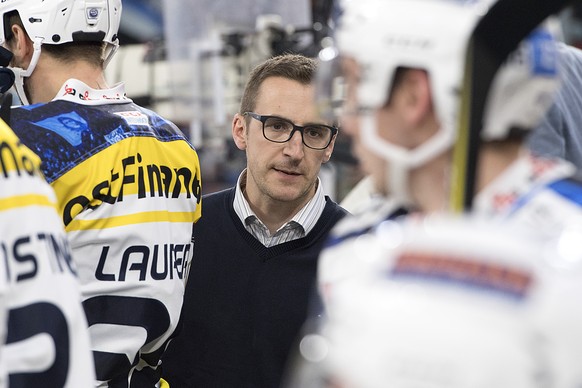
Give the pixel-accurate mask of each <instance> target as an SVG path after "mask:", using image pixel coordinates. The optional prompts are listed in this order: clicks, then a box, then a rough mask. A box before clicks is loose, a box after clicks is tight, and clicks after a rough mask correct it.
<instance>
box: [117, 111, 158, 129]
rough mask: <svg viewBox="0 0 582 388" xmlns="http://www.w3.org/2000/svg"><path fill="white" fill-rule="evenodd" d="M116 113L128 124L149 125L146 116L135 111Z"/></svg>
mask: <svg viewBox="0 0 582 388" xmlns="http://www.w3.org/2000/svg"><path fill="white" fill-rule="evenodd" d="M115 114H116V115H118V116H120V117H121V118H122V119H124V120H125V121H126V122H127V123H128V124H129V125H147V126H149V125H150V122H149V119H148V116H147V115H145V114H143V113H141V112H136V111H129V112H116V113H115Z"/></svg>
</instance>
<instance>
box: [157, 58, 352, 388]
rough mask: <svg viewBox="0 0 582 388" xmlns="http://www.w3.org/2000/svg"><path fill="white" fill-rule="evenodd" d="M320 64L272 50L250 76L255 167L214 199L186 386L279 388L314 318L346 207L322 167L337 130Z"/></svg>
mask: <svg viewBox="0 0 582 388" xmlns="http://www.w3.org/2000/svg"><path fill="white" fill-rule="evenodd" d="M315 72H316V62H315V61H314V60H312V59H310V58H306V57H304V56H301V55H283V56H279V57H275V58H271V59H269V60H267V61H265V62H264V63H262V64H260V65H259V66H257V67H256V68H255V69H254V70H253V71H252V72H251V74H250V77H249V80H248V82H247V85H246V88H245V90H244V93H243V97H242V101H241V106H240V111H239V113H238V114H236V115H235V117H234V119H233V122H232V135H233V138H234V142H235V144H236V145H237V147H238V148H239V149H241V150H244V151H245V152H246V156H247V168H246V169H245V170H244V171H243V172H242V173H241V175H240V176H239V179H238V182H237V184H236V186H235V187H232V188H230V189H227V190H224V191H221V192H218V193H214V194H211V195H208V196H206V197H204V199H203V201H204V215H203V218H202V222H199V223H197V224H196V225H195V232H194V236H195V243H194V250H195V253H194V257H195V259H194V261H193V263H192V267H191V271H190V278H189V280H188V286H187V289H186V295H185V302H184V303H185V304H184V308H183V317H182V321H183V322H182V323H183V326H182V331H181V333H180V335H179V336H178V337H177V338H176V341H174V342H173V343H172V344H171V346H170V347H169V348H168V351H167V353H166V355H165V356H164V372H163V373H164V377H165V379H166V380H167V381H168V382H169V383H170V386H171V387H172V388H180V387H210V386H213V387H237V388H238V387H262V388H266V387H278V386H279V385H280V380H281V376H282V373H283V370H284V368H285V364H286V361H287V356H288V353H289V351H290V348H291V346H292V344H293V343H294V341H295V340H296V338H297V336H298V334H299V330H300V328H301V326H302V324H303V322H304V321H305V318H306V313H307V309H308V301H309V296H310V294H311V292H312V290H313V284H314V281H315V273H316V265H317V257H318V254H319V251H320V249H321V246H322V244H323V242H324V240H325V237H326V235H327V233H328V231H329V230H330V229H331V227H332V226H333V225H334V224H335V223H336V222H337V221H338V220H339V219H340V218H341V217H343V216H344V215H345V211H344V210H343V209H342V208H341V207H340V206H339V205H337V204H336V203H334V202H333V201H332V200H331V199H330V198H328V197H326V196H325V195H324V193H323V188H322V186H321V182H320V180H319V178H318V173H319V170H320V167H321V165H322V163H325V162H327V161H328V160H329V158H330V156H331V153H332V151H333V147H334V142H335V139H336V135H337V132H338V130H337V128H336V127H334V126H333V125H332V123H329V122H325V121H324V120H322V119H321V118H320V117H319V116H318V115H317V113H316V109H315V105H314V87H313V86H312V85H311V82H312V80H313V77H314V75H315Z"/></svg>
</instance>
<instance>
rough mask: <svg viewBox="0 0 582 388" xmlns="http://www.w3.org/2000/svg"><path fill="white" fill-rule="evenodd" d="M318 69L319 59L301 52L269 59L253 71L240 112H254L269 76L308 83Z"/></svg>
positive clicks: (244, 93)
mask: <svg viewBox="0 0 582 388" xmlns="http://www.w3.org/2000/svg"><path fill="white" fill-rule="evenodd" d="M316 70H317V61H316V60H315V59H312V58H308V57H306V56H303V55H300V54H283V55H279V56H276V57H272V58H269V59H267V60H266V61H265V62H263V63H261V64H259V65H258V66H256V67H255V68H254V69H253V70H252V71H251V73H250V75H249V79H248V81H247V83H246V86H245V89H244V92H243V95H242V99H241V104H240V112H239V113H241V114H243V113H245V112H252V111H253V110H254V109H255V106H256V103H257V97H258V95H259V88H260V87H261V85H262V83H263V81H265V80H266V79H267V78H269V77H283V78H287V79H290V80H293V81H297V82H299V83H301V84H303V85H308V84H310V83H311V82H312V81H313V78H314V77H315V72H316Z"/></svg>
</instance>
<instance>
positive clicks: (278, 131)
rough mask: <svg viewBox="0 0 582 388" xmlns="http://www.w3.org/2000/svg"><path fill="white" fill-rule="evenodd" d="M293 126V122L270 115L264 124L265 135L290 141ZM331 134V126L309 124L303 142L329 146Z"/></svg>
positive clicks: (281, 140)
mask: <svg viewBox="0 0 582 388" xmlns="http://www.w3.org/2000/svg"><path fill="white" fill-rule="evenodd" d="M293 128H294V125H293V123H292V122H290V121H288V120H285V119H282V118H278V117H269V118H267V119H266V120H265V122H264V124H263V132H264V134H265V137H266V138H267V139H268V140H271V141H274V142H277V143H284V142H286V141H288V140H289V138H290V137H291V133H292V132H293ZM331 136H332V131H331V128H328V127H325V126H322V125H308V126H306V127H304V128H303V142H304V143H305V145H306V146H308V147H311V148H325V147H327V145H328V144H329V141H330V139H331Z"/></svg>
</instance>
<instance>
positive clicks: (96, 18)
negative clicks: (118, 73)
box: [0, 0, 122, 103]
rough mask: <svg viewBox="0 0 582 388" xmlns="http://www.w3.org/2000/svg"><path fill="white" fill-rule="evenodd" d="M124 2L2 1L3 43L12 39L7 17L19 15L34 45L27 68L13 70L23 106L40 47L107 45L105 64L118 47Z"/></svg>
mask: <svg viewBox="0 0 582 388" xmlns="http://www.w3.org/2000/svg"><path fill="white" fill-rule="evenodd" d="M121 8H122V7H121V0H4V1H2V2H0V44H2V45H4V44H5V43H6V41H7V40H8V39H9V38H10V34H11V32H10V26H9V25H7V22H8V16H9V15H11V14H12V13H14V12H18V14H19V15H20V19H21V20H22V24H23V26H24V29H25V30H26V32H27V33H28V36H29V37H30V39H31V40H32V41H33V42H34V53H33V57H32V59H31V63H30V65H29V66H28V68H27V69H19V68H14V69H12V70H13V71H14V72H15V74H16V82H15V84H16V88H17V91H18V94H19V96H20V98H21V99H23V103H26V96H25V95H24V92H23V89H22V77H29V76H30V75H31V74H32V72H33V71H34V69H35V67H36V64H37V63H38V57H39V55H40V50H41V45H44V44H51V45H58V44H64V43H69V42H105V43H106V44H107V47H106V50H105V57H104V60H105V65H106V64H107V63H108V62H109V60H110V59H111V57H112V56H113V54H114V53H115V51H116V50H117V47H118V45H119V39H118V37H117V32H118V30H119V24H120V20H121Z"/></svg>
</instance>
